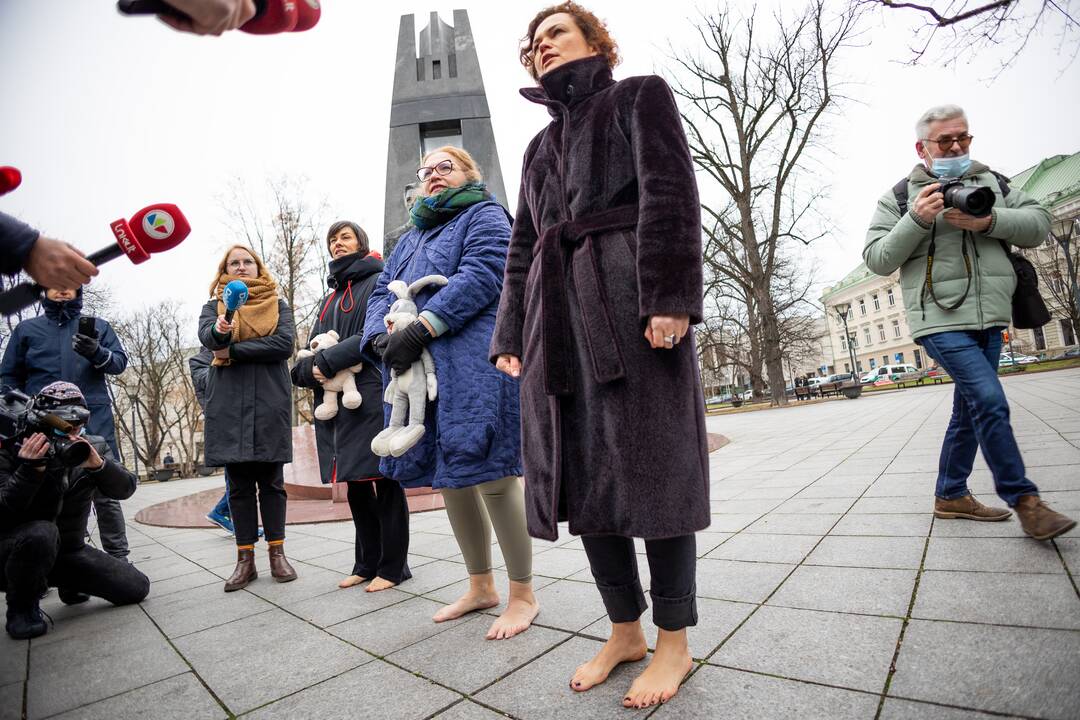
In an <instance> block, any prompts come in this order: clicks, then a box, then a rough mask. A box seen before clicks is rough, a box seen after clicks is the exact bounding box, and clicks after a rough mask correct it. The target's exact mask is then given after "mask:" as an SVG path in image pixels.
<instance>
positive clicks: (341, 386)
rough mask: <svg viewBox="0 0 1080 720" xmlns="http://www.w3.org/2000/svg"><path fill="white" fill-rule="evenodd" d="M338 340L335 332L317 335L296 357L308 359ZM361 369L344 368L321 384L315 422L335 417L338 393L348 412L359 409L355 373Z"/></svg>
mask: <svg viewBox="0 0 1080 720" xmlns="http://www.w3.org/2000/svg"><path fill="white" fill-rule="evenodd" d="M339 339H340V338H339V337H338V334H337V330H331V331H330V332H325V333H319V334H318V335H316V336H315V337H313V338H311V342H310V343H308V347H307V348H305V349H303V350H301V351H300V352H298V353H296V357H298V358H303V357H309V356H311V355H314V354H315V351H316V350H326V349H327V348H332V347H334V346H335V345H337V344H338V340H339ZM308 348H310V349H308ZM363 368H364V366H363V365H362V364H357V365H353V366H352V367H348V368H344V369H343V370H339V371H338V372H337V373H336V374H335V375H334V377H332V378H330V379H328V380H327V381H326V382H324V383H323V385H322V391H323V399H322V402H321V403H319V406H318V407H316V408H315V418H316V419H317V420H323V421H326V420H331V419H333V418H335V417H337V414H338V393H341V404H342V405H344V406H345V407H346V408H348V409H349V410H355V409H356V408H358V407H360V403H361V402H363V399H364V398H363V397H362V396H361V395H360V392H359V391H358V390H357V389H356V373H358V372H360V371H361V370H362V369H363Z"/></svg>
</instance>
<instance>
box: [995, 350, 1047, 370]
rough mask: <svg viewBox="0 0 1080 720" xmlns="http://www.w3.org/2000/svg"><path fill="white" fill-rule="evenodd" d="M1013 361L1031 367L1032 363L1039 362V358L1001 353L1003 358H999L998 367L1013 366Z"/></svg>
mask: <svg viewBox="0 0 1080 720" xmlns="http://www.w3.org/2000/svg"><path fill="white" fill-rule="evenodd" d="M1013 361H1015V362H1016V364H1017V365H1030V364H1031V363H1037V362H1039V358H1037V357H1032V356H1031V355H1021V354H1020V353H1013V354H1010V353H1007V352H1003V353H1001V357H999V358H998V367H1008V366H1009V365H1012V364H1013Z"/></svg>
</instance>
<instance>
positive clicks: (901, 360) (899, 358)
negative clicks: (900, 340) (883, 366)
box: [896, 353, 907, 365]
mask: <svg viewBox="0 0 1080 720" xmlns="http://www.w3.org/2000/svg"><path fill="white" fill-rule="evenodd" d="M896 362H898V363H900V364H901V365H903V364H904V363H905V362H907V361H906V360H904V353H896Z"/></svg>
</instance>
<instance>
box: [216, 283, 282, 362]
mask: <svg viewBox="0 0 1080 720" xmlns="http://www.w3.org/2000/svg"><path fill="white" fill-rule="evenodd" d="M233 280H240V281H242V282H243V283H244V284H245V285H247V288H248V300H247V302H246V303H244V304H243V305H241V306H240V309H238V310H237V311H236V313H235V314H234V315H233V321H232V324H233V330H232V341H233V342H241V341H243V340H251V339H252V338H261V337H266V336H267V335H271V334H272V333H273V332H274V330H276V329H277V324H278V296H277V283H275V282H274V280H273V278H271V277H269V276H265V275H264V276H262V277H254V278H247V277H243V278H242V277H237V276H235V275H229V274H227V273H222V274H221V276H220V277H219V278H218V279H217V283H215V285H214V287H213V288H212V289H211V292H212V294H213V296H214V297H215V298H217V301H218V304H217V309H218V314H219V315H224V314H225V303H224V302H223V301H222V299H221V291H222V290H224V289H225V286H226V285H228V284H229V283H230V282H232V281H233ZM213 364H214V365H215V366H217V367H221V366H227V365H231V364H232V360H229V359H227V358H214V362H213Z"/></svg>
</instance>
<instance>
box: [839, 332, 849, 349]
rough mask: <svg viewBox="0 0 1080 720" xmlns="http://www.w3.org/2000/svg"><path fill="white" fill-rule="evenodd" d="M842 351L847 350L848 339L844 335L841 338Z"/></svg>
mask: <svg viewBox="0 0 1080 720" xmlns="http://www.w3.org/2000/svg"><path fill="white" fill-rule="evenodd" d="M840 349H841V350H847V338H845V337H844V336H843V335H841V336H840Z"/></svg>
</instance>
